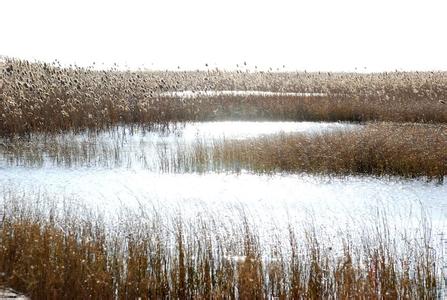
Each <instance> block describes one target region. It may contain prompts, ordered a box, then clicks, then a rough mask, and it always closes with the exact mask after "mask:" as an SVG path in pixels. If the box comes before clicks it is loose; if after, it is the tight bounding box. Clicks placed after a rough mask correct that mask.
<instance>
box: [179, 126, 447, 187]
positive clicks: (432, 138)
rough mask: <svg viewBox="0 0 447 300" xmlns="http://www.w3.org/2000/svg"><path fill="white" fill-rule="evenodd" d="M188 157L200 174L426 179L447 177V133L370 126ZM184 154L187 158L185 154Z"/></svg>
mask: <svg viewBox="0 0 447 300" xmlns="http://www.w3.org/2000/svg"><path fill="white" fill-rule="evenodd" d="M196 148H198V149H199V150H198V151H194V150H193V151H190V152H189V153H188V154H187V155H186V157H188V159H189V160H190V161H191V163H190V164H191V165H192V166H194V165H196V166H198V168H200V169H205V170H212V171H219V170H232V171H240V170H241V169H248V170H252V171H255V172H261V173H264V172H266V173H272V172H299V173H301V172H308V173H313V174H323V175H331V174H335V175H376V176H388V175H391V176H402V177H408V178H414V177H426V178H427V179H429V180H437V181H439V182H443V180H444V176H446V175H447V151H446V149H447V127H446V126H440V125H420V124H419V125H418V124H389V123H380V124H369V125H366V126H364V127H363V128H362V129H359V130H349V131H338V132H337V131H336V132H327V133H320V134H300V133H296V134H277V135H269V136H265V137H259V138H252V139H247V140H223V141H215V142H214V143H213V145H212V146H211V147H205V146H204V145H201V143H198V144H197V145H196ZM179 152H184V150H183V149H180V150H179Z"/></svg>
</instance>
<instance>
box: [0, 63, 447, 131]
mask: <svg viewBox="0 0 447 300" xmlns="http://www.w3.org/2000/svg"><path fill="white" fill-rule="evenodd" d="M182 90H193V91H203V90H217V91H219V90H261V91H275V92H299V93H323V94H324V95H319V96H290V95H283V96H281V95H275V96H241V95H239V96H225V97H222V96H218V97H212V96H209V97H199V98H192V99H182V98H181V97H180V98H175V97H169V96H166V94H162V93H163V92H167V91H182ZM446 100H447V74H446V73H445V72H425V73H417V72H416V73H402V72H395V73H380V74H351V73H305V72H302V73H269V72H255V73H253V72H227V71H219V70H210V71H197V72H180V71H179V72H160V71H158V72H149V71H148V72H143V71H136V72H130V71H125V72H124V71H118V70H116V69H112V70H108V71H95V70H93V69H91V68H81V67H71V68H62V67H60V66H59V65H58V64H57V63H55V64H46V63H30V62H27V61H21V60H15V59H3V61H2V62H1V63H0V117H1V118H0V135H2V136H8V135H13V134H28V133H30V132H35V131H44V132H60V131H61V130H68V129H72V130H79V129H84V128H106V127H108V126H111V125H114V124H144V125H151V124H155V123H158V124H163V123H166V122H172V121H192V120H196V121H201V120H222V119H239V120H241V119H253V120H278V119H281V120H318V121H324V120H328V121H335V120H344V121H368V120H382V121H399V122H436V123H445V122H447V105H446V104H445V102H446Z"/></svg>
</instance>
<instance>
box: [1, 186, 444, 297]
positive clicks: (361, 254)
mask: <svg viewBox="0 0 447 300" xmlns="http://www.w3.org/2000/svg"><path fill="white" fill-rule="evenodd" d="M4 200H5V201H4V203H3V206H2V208H1V210H0V216H1V218H0V241H1V244H0V245H1V246H0V285H4V286H8V287H11V288H14V289H16V290H18V291H20V292H23V293H25V294H26V295H28V296H30V297H31V298H32V299H61V298H63V299H129V298H131V299H136V298H142V299H154V298H157V299H158V298H176V299H197V298H207V299H210V298H211V299H215V298H225V299H228V298H231V299H236V298H240V299H270V298H279V299H321V298H325V299H340V298H343V299H348V298H355V299H396V298H399V299H433V298H435V297H436V295H437V293H439V292H440V289H439V288H440V287H441V286H442V281H441V280H440V278H439V268H440V266H439V265H438V263H439V261H440V259H441V257H439V254H438V253H437V252H435V251H433V248H432V246H433V245H432V244H433V242H434V241H433V240H432V238H431V236H430V234H429V231H428V230H425V231H424V233H423V234H422V236H419V235H417V236H414V237H410V236H403V237H398V236H391V234H390V233H389V228H388V225H387V224H386V222H383V220H380V219H378V220H377V224H380V225H377V226H376V227H374V228H372V230H371V231H364V233H362V235H361V240H360V241H355V240H353V238H352V237H350V235H349V234H342V235H341V236H340V237H338V238H337V239H339V241H338V242H337V243H338V244H337V243H335V244H333V243H329V244H328V243H327V242H325V239H324V238H322V237H323V236H324V232H323V233H321V235H320V233H318V232H317V230H316V229H315V228H316V227H317V224H314V225H311V226H310V227H308V228H307V229H305V230H304V232H300V231H299V229H298V227H295V226H294V225H293V224H290V226H289V233H288V240H287V238H286V240H285V241H281V239H278V240H275V241H273V242H272V243H271V245H270V246H269V247H267V245H262V244H261V243H260V241H259V239H258V234H257V233H256V228H252V227H250V225H249V224H250V223H249V222H248V219H247V218H246V217H241V220H240V222H239V224H233V225H232V226H231V227H225V225H224V224H223V223H220V222H218V220H213V219H207V218H204V217H203V216H202V217H199V218H196V219H195V221H194V222H191V221H185V220H183V219H182V218H181V217H173V218H171V219H169V220H166V217H163V216H161V215H157V214H156V213H155V214H151V216H149V215H148V214H146V213H144V212H140V213H138V212H137V213H130V212H128V213H122V214H121V215H120V219H119V222H117V223H116V224H115V225H114V226H112V228H110V227H109V226H110V225H107V224H105V222H104V220H103V218H102V217H100V216H92V215H91V213H89V212H88V211H79V210H78V213H79V212H80V213H81V214H80V215H79V214H76V213H73V210H71V209H70V208H69V207H65V209H58V208H55V207H54V206H51V205H50V206H49V207H45V208H44V209H42V208H39V206H38V205H36V204H29V198H26V197H22V198H20V197H17V196H15V195H14V194H13V193H12V194H10V195H9V196H8V197H7V198H5V199H4ZM41 200H42V199H41ZM41 203H42V201H41ZM85 214H87V215H85ZM81 216H83V217H81ZM359 230H362V228H359ZM398 245H403V246H398ZM265 249H268V250H265ZM337 249H338V250H337ZM266 253H267V254H266Z"/></svg>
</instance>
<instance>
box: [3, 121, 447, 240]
mask: <svg viewBox="0 0 447 300" xmlns="http://www.w3.org/2000/svg"><path fill="white" fill-rule="evenodd" d="M174 127H175V128H174ZM331 130H332V131H334V130H361V126H360V125H349V124H344V123H310V122H209V123H188V124H185V125H179V126H173V127H172V128H169V130H158V131H157V130H155V131H149V132H148V131H143V130H142V129H140V128H138V129H130V128H117V129H114V130H113V131H111V132H105V133H101V134H96V135H94V136H92V135H90V134H66V135H61V136H58V137H55V138H53V139H51V140H47V139H44V138H42V137H35V140H34V141H33V143H32V145H29V144H27V145H25V146H23V147H24V149H22V150H20V151H18V152H17V153H15V154H11V153H5V152H2V153H1V155H0V193H2V195H5V194H7V193H10V192H11V191H14V192H17V193H21V194H23V193H24V194H25V195H29V196H30V199H32V198H33V197H37V195H46V196H49V197H50V198H55V199H60V200H62V199H73V200H74V201H78V202H79V203H82V204H83V205H87V206H91V207H92V208H95V209H98V210H101V211H105V212H107V213H112V214H113V213H114V212H117V211H119V210H120V209H122V208H123V207H130V208H132V207H133V208H138V207H141V206H142V205H144V206H148V207H152V208H155V209H157V210H160V211H163V212H166V213H167V214H169V213H172V212H176V213H177V212H181V213H182V214H183V215H184V216H187V217H188V216H189V217H191V218H194V216H195V215H196V214H197V213H203V212H206V213H207V214H209V215H213V216H216V217H218V218H228V219H229V220H231V219H232V218H235V216H236V215H238V213H240V212H241V211H243V212H244V214H245V215H246V216H248V217H249V218H250V219H251V220H252V221H253V223H254V225H255V226H257V228H258V230H259V231H260V232H261V233H262V232H263V231H265V232H267V231H272V230H276V229H278V228H285V227H286V226H287V224H290V223H295V222H303V221H305V220H311V221H312V220H313V221H314V222H317V223H318V224H320V225H322V226H325V227H328V228H335V227H337V228H350V227H352V226H353V224H357V225H359V224H374V222H377V215H378V214H379V213H380V214H381V215H382V216H383V215H386V217H387V218H388V222H389V223H390V224H391V225H395V226H396V227H398V228H402V229H405V230H420V228H421V224H422V223H427V224H428V225H430V226H431V227H432V228H433V229H434V231H435V233H436V234H441V233H442V232H444V233H445V232H446V228H447V222H446V220H447V185H446V184H444V185H439V184H435V183H427V182H425V181H424V180H400V179H396V178H372V177H347V178H331V177H320V176H311V175H305V174H301V175H290V174H288V175H286V174H276V175H256V174H252V173H250V172H247V171H244V170H242V172H241V173H239V174H233V173H225V172H222V173H204V174H197V173H171V172H161V171H160V170H159V169H158V168H157V163H159V160H158V156H159V155H160V152H159V150H160V147H161V148H163V149H165V150H166V149H167V150H166V151H165V152H163V153H164V155H170V153H171V152H170V149H171V148H175V147H177V146H178V145H179V144H181V145H188V144H190V143H193V142H195V141H197V140H201V141H204V143H205V144H206V143H207V142H210V141H216V140H221V139H245V138H250V137H257V136H261V135H268V134H274V133H279V132H304V133H308V134H317V133H320V132H324V131H331ZM64 145H65V146H64ZM64 147H65V148H64ZM85 156H88V159H87V158H85ZM141 157H144V161H145V164H146V165H145V166H146V167H144V166H143V165H142V163H141V161H142V159H141ZM148 161H150V162H149V163H148ZM109 162H110V163H109ZM112 162H113V163H112ZM147 165H149V166H150V167H149V168H148V167H147ZM0 199H1V196H0ZM354 226H356V225H354Z"/></svg>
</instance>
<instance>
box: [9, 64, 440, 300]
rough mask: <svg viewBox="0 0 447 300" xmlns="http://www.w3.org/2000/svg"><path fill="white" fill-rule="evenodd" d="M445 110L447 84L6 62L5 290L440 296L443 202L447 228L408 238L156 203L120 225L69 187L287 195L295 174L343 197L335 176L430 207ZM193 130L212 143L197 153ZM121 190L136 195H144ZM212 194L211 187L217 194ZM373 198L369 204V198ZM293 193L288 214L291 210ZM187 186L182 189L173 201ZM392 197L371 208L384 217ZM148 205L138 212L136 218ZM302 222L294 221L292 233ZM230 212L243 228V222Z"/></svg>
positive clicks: (106, 294) (120, 213) (373, 224)
mask: <svg viewBox="0 0 447 300" xmlns="http://www.w3.org/2000/svg"><path fill="white" fill-rule="evenodd" d="M230 91H233V92H230ZM250 91H251V92H250ZM182 93H183V94H182ZM446 99H447V73H445V72H391V73H376V74H357V73H320V72H315V73H307V72H299V73H297V72H283V73H280V72H276V73H275V72H251V71H247V72H241V71H237V72H230V71H221V70H215V69H213V70H208V71H197V72H193V71H177V72H173V71H135V72H130V71H119V70H118V69H111V70H94V69H93V68H83V67H77V66H71V67H68V68H67V67H61V66H60V65H59V64H58V63H53V64H48V63H41V62H27V61H22V60H17V59H11V58H4V59H2V61H1V62H0V175H2V176H4V178H0V183H1V186H0V189H1V191H0V204H1V208H0V287H1V286H5V287H10V288H14V289H16V290H18V291H20V292H22V293H24V294H26V295H28V296H30V297H31V298H32V299H41V298H42V299H45V298H46V299H61V298H64V299H65V298H68V299H71V298H73V299H74V298H82V299H89V298H92V299H98V298H101V299H134V298H139V297H140V298H142V299H154V298H178V299H192V298H194V299H195V298H206V299H217V298H242V299H270V298H277V299H321V298H332V299H348V298H354V299H369V298H374V299H396V298H399V299H436V298H437V297H439V298H440V297H442V295H445V280H446V278H447V277H446V276H447V275H446V273H445V272H446V271H447V267H446V258H445V255H444V252H443V243H445V239H444V238H441V240H439V238H438V234H443V233H445V230H446V226H445V224H444V223H443V222H442V218H443V216H446V215H447V214H446V212H445V203H446V202H447V198H444V199H442V195H441V196H440V197H438V198H439V199H438V198H436V199H435V198H433V199H435V200H437V201H438V202H439V203H433V204H432V206H433V207H434V210H438V213H439V215H440V217H437V218H436V220H437V221H436V222H435V221H434V220H432V219H434V218H432V217H433V216H431V215H430V214H429V212H427V214H428V215H426V210H425V209H426V207H422V204H421V205H420V206H418V208H417V210H420V211H421V212H420V216H419V218H418V219H417V220H418V222H417V226H413V227H408V228H407V227H404V228H402V227H399V226H397V225H396V224H395V222H396V219H393V218H389V216H388V215H387V214H386V213H384V212H385V211H386V209H387V208H386V207H381V208H380V206H379V209H378V210H377V211H376V212H375V217H374V218H372V219H371V220H369V221H368V222H366V221H365V223H364V224H359V223H355V224H352V223H349V222H348V221H349V220H351V218H352V216H342V217H340V218H341V220H343V221H340V222H339V223H338V225H337V226H335V224H332V225H327V227H325V226H323V225H322V224H323V221H324V218H325V217H324V215H323V214H319V212H318V211H317V212H316V213H315V216H311V217H310V221H308V222H304V220H303V222H304V223H305V224H303V223H302V222H296V221H289V222H287V224H286V226H282V227H279V226H270V227H268V226H260V225H259V222H258V221H259V220H257V219H256V218H257V216H256V215H252V212H253V211H251V210H250V209H252V207H251V205H253V206H256V204H253V203H255V202H253V201H252V202H249V201H247V202H246V204H245V206H238V207H236V208H234V207H233V208H232V210H230V212H228V211H225V209H224V206H225V205H226V204H225V202H226V201H227V200H225V199H224V200H222V199H218V200H216V201H221V202H224V203H219V205H221V206H216V207H218V208H217V211H214V212H209V211H205V210H203V208H202V209H201V208H200V207H199V209H198V211H195V213H191V214H189V215H188V214H187V213H186V212H185V210H181V209H168V210H159V209H158V208H156V207H155V206H153V207H150V206H151V203H149V202H145V201H146V200H148V199H147V198H145V197H144V196H145V194H144V193H145V190H144V189H143V190H142V191H139V190H137V189H135V190H131V191H130V194H128V195H127V196H123V197H124V198H123V199H121V200H122V201H123V202H124V208H122V209H118V208H113V209H114V210H115V213H112V214H110V212H107V213H106V212H105V211H104V210H102V208H101V207H99V209H98V210H97V211H96V210H94V209H92V207H93V206H94V205H93V204H94V203H91V202H95V201H97V199H95V198H94V197H93V196H92V195H90V198H88V197H81V195H80V194H79V195H77V194H76V193H74V194H73V193H68V192H65V191H66V190H69V189H68V188H67V187H69V186H71V185H76V183H74V180H73V178H74V177H69V176H67V177H64V176H63V175H62V172H73V174H75V175H73V176H85V175H86V174H88V172H89V170H95V171H97V175H95V176H104V178H108V177H107V176H109V175H110V174H111V173H113V175H114V176H115V175H116V174H118V175H117V176H118V177H119V176H122V177H125V176H128V177H129V178H131V175H129V174H131V173H132V172H133V173H132V174H134V175H135V174H136V175H135V176H138V175H139V174H140V175H141V174H155V175H154V176H152V177H147V178H150V179H153V181H146V180H145V179H144V178H146V177H144V178H143V179H142V182H141V185H144V186H147V185H158V184H160V182H161V179H160V178H159V177H157V176H161V175H160V174H169V173H175V174H176V175H179V176H182V174H189V173H198V174H199V175H198V176H203V177H202V178H203V180H205V178H207V176H214V175H213V174H216V173H229V174H239V173H241V172H246V171H249V172H250V173H251V175H250V176H258V175H259V176H266V174H267V175H271V176H272V178H273V177H274V176H275V175H278V174H281V175H282V176H284V178H283V179H281V178H279V179H278V178H276V177H275V179H272V180H279V181H280V180H289V179H290V180H296V178H295V177H290V176H292V175H291V174H292V173H297V174H309V176H313V177H312V178H315V180H317V181H318V180H321V185H322V186H323V185H326V186H327V185H330V184H331V183H330V182H329V183H328V182H326V183H323V182H324V180H325V179H321V178H325V177H324V176H334V175H335V176H340V177H342V178H345V179H346V181H347V182H348V183H349V182H350V180H356V178H363V177H366V176H376V177H377V178H379V179H380V178H385V177H387V178H388V177H397V178H404V179H405V180H407V181H408V182H409V184H407V185H405V186H403V187H402V186H401V187H399V188H401V189H402V191H401V192H402V193H404V194H405V195H412V193H413V194H414V195H415V196H414V197H413V196H408V198H411V199H408V201H414V202H417V203H418V204H420V203H422V202H424V201H422V200H424V199H420V198H418V197H419V196H418V195H419V194H417V193H416V192H415V191H416V190H417V188H416V187H415V188H414V189H415V190H414V191H413V190H411V188H409V187H408V186H411V184H410V183H411V182H412V181H411V180H420V179H422V180H428V181H430V180H433V181H435V182H437V183H439V185H435V184H431V183H426V185H422V184H418V188H421V186H422V188H423V189H424V193H425V194H424V193H422V194H423V195H427V198H429V197H428V195H429V193H430V191H433V193H434V194H436V195H438V194H439V193H441V194H442V190H441V191H439V190H436V191H435V189H437V188H439V186H443V185H444V184H445V183H443V182H444V179H445V176H446V173H447V150H446V149H447V104H446V103H445V102H446ZM222 120H225V121H237V122H235V123H233V126H234V127H236V128H239V129H240V130H241V131H242V130H243V128H244V126H249V125H248V123H247V121H256V122H259V121H269V122H279V121H293V122H302V121H308V122H309V121H310V122H319V123H317V124H313V123H312V124H313V125H311V126H310V125H309V128H307V129H305V130H301V129H299V126H297V127H294V128H292V127H290V126H291V125H290V124H289V125H287V124H286V125H284V124H283V125H281V126H285V127H284V128H287V130H285V131H286V132H281V131H282V130H284V128H283V129H280V130H273V131H272V130H269V131H268V132H265V133H263V132H262V130H259V131H257V132H255V134H252V135H250V134H248V135H246V136H243V135H237V134H234V135H233V136H231V135H225V134H224V135H222V136H216V135H215V136H213V135H204V134H203V132H202V131H203V128H202V127H201V126H202V125H197V126H196V125H191V124H211V125H210V126H211V128H213V126H222V125H221V124H220V123H216V121H222ZM192 122H196V123H192ZM205 122H210V123H205ZM244 122H245V123H244ZM327 122H333V123H331V125H328V123H327ZM216 124H217V125H216ZM219 124H220V125H219ZM254 124H261V123H254ZM267 124H268V123H267ZM297 124H298V123H297ZM188 126H190V127H191V126H192V127H193V128H195V129H194V130H196V131H194V130H193V131H192V134H190V135H188V137H186V136H187V135H186V134H185V132H186V129H185V128H188ZM194 126H196V127H194ZM207 126H208V125H207ZM225 126H227V125H225ZM225 126H223V128H226V129H225V130H227V129H228V127H225ZM258 126H260V125H258ZM268 126H269V125H266V127H268ZM287 126H289V127H287ZM312 128H313V129H312ZM311 129H312V130H311ZM201 130H202V131H201ZM212 130H215V129H212ZM190 133H191V131H190ZM36 169H38V170H41V172H40V173H39V174H40V175H39V176H41V177H42V178H41V180H42V182H45V181H46V180H47V179H48V185H45V184H42V185H41V186H38V187H37V188H35V187H33V188H35V190H32V189H31V188H30V190H31V192H30V190H27V189H26V188H24V186H25V187H26V185H30V184H29V182H28V181H27V180H26V179H27V178H25V177H27V174H28V175H29V176H30V178H31V180H32V177H31V173H32V172H33V171H35V170H36ZM78 171H79V173H76V172H78ZM83 172H84V173H83ZM52 173H54V174H56V175H57V174H58V173H60V174H61V175H60V177H61V178H62V181H63V183H57V184H60V185H61V186H62V188H61V189H59V190H57V191H58V193H59V194H57V195H48V196H45V192H46V190H47V189H51V186H52V185H57V184H56V183H55V182H54V181H51V180H49V179H50V175H49V174H52ZM76 174H79V175H76ZM92 174H93V173H92ZM95 174H96V173H95ZM135 176H134V177H132V178H133V179H129V180H135V178H136V177H135ZM235 176H238V175H235ZM288 176H289V177H288ZM293 176H295V175H293ZM142 177H143V176H142ZM17 178H19V179H17ZM106 180H108V179H106ZM219 180H220V179H219ZM223 180H225V179H223ZM396 180H397V181H396V182H399V180H400V179H396ZM298 181H299V180H296V182H297V186H298ZM17 182H19V183H20V184H21V185H23V186H21V185H20V184H18V185H16V183H17ZM117 182H118V181H111V183H109V184H116V183H117ZM121 182H124V185H125V187H123V190H126V189H131V186H133V185H130V184H128V183H129V182H127V183H126V181H125V179H124V178H122V179H121ZM266 182H267V181H266ZM393 182H394V181H390V182H389V184H390V185H391V184H396V183H393ZM414 182H416V181H414ZM244 184H245V183H241V184H240V185H241V186H238V187H237V188H236V189H237V190H235V191H234V195H235V196H234V197H235V198H237V199H238V200H239V201H240V202H241V203H242V204H243V203H244V200H245V199H244V195H245V197H246V198H248V197H247V193H248V194H249V193H255V192H254V191H250V188H253V187H254V188H256V186H254V185H253V186H249V185H244ZM260 184H265V182H263V183H260ZM205 185H206V183H205V184H203V186H198V187H197V185H196V186H195V188H197V189H202V190H203V192H204V193H206V186H205ZM384 185H386V184H384ZM396 185H397V184H396ZM362 186H363V185H362V184H361V185H360V188H359V187H356V189H353V190H354V191H355V192H357V193H361V192H362V188H361V187H362ZM415 186H416V185H415ZM210 187H212V186H211V185H210ZM258 187H259V186H258ZM282 187H284V186H281V185H279V187H277V190H276V191H274V192H275V193H277V196H276V198H275V197H272V199H270V200H271V201H272V202H276V201H277V202H279V203H281V201H284V199H283V198H284V197H282V196H281V191H280V190H281V188H282ZM78 188H79V190H80V189H81V187H78ZM109 188H111V185H110V186H107V185H104V186H103V187H101V186H98V187H94V188H92V190H91V191H93V189H98V190H105V189H109ZM177 188H179V186H175V185H172V186H166V192H168V190H176V189H177ZM191 188H194V187H193V186H192V185H191ZM225 188H228V187H225ZM231 188H233V187H231ZM71 190H73V189H71ZM74 190H76V186H75V187H74ZM427 191H428V192H427ZM305 192H306V191H304V190H299V189H298V190H297V191H294V192H293V193H292V192H291V193H288V194H293V195H288V197H290V199H291V200H293V201H294V202H299V201H302V200H303V198H304V197H306V194H305ZM381 192H383V191H380V190H377V198H374V199H373V198H371V199H372V200H374V201H375V200H377V202H380V201H382V200H383V199H381V198H380V194H381ZM179 193H181V191H179ZM396 193H399V191H396ZM117 194H118V196H117V197H120V196H121V195H122V194H119V193H117ZM185 194H186V193H185ZM295 194H296V195H295ZM301 194H303V195H304V196H302V195H301ZM384 195H385V194H384ZM396 195H397V194H396ZM307 196H309V195H307ZM178 197H180V198H179V199H178V200H179V201H183V202H185V203H189V202H188V201H191V199H188V198H187V197H186V196H183V197H184V198H182V197H181V196H178ZM178 197H177V198H178ZM232 197H233V196H232ZM327 197H328V199H327V200H328V203H330V202H331V195H330V194H327ZM384 197H385V196H384ZM386 197H391V196H388V195H386ZM229 198H231V197H229ZM292 198H293V199H292ZM346 198H349V194H347V195H346ZM135 199H136V201H137V202H138V204H139V205H138V206H137V208H129V207H127V206H126V205H125V204H126V203H127V202H130V201H131V200H135ZM103 200H104V201H105V203H107V199H103ZM158 200H159V201H161V202H163V201H164V202H166V203H164V202H163V204H165V205H167V200H166V199H163V198H161V199H158ZM207 200H209V201H215V199H207ZM228 200H230V199H228ZM347 200H349V199H347ZM380 203H381V202H380ZM424 203H425V202H424ZM107 205H108V204H106V205H105V206H107ZM345 205H352V203H348V202H346V203H345ZM258 206H260V205H258ZM148 207H150V209H149V208H148ZM202 210H203V211H202ZM297 210H298V209H297V207H295V206H293V207H292V209H290V210H288V211H284V215H283V216H281V217H279V218H283V217H284V216H285V215H287V216H289V214H290V215H293V214H294V213H297ZM414 210H415V209H414V207H412V208H411V209H409V210H408V211H403V212H402V214H401V215H399V218H404V219H405V218H409V217H408V216H409V215H410V213H409V211H411V213H414ZM427 211H428V210H427ZM224 212H225V213H224ZM300 213H306V212H303V211H300ZM225 214H228V215H232V214H234V215H236V216H237V217H235V218H233V219H231V220H230V221H228V220H226V219H225V217H224V215H225ZM258 219H259V217H258ZM439 219H441V221H438V220H439ZM254 220H257V221H254ZM266 235H267V238H266Z"/></svg>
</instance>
